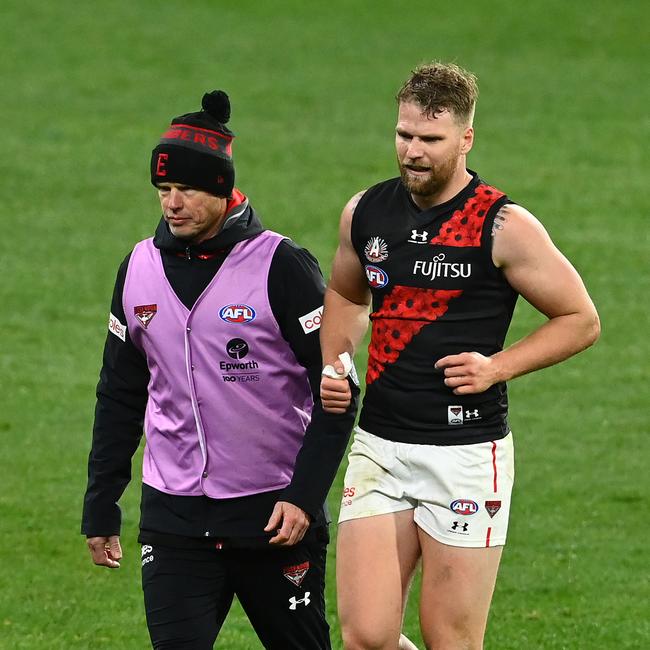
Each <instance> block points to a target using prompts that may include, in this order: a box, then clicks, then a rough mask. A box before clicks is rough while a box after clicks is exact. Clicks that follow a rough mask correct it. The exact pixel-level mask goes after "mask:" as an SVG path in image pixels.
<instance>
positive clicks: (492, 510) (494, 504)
mask: <svg viewBox="0 0 650 650" xmlns="http://www.w3.org/2000/svg"><path fill="white" fill-rule="evenodd" d="M485 509H486V510H487V513H488V515H490V519H491V518H492V517H494V515H496V514H497V512H499V510H501V501H486V502H485Z"/></svg>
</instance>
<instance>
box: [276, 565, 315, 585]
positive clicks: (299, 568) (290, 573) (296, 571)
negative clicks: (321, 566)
mask: <svg viewBox="0 0 650 650" xmlns="http://www.w3.org/2000/svg"><path fill="white" fill-rule="evenodd" d="M307 571H309V562H303V563H302V564H294V565H293V566H285V567H284V568H283V569H282V574H283V575H284V577H285V578H286V579H287V580H289V581H290V582H293V584H294V585H296V587H300V585H301V584H302V581H303V580H304V579H305V576H306V575H307Z"/></svg>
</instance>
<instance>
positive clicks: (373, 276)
mask: <svg viewBox="0 0 650 650" xmlns="http://www.w3.org/2000/svg"><path fill="white" fill-rule="evenodd" d="M366 277H367V278H368V284H369V285H370V286H371V287H372V288H373V289H381V288H382V287H385V286H386V285H387V284H388V274H387V273H386V272H385V271H382V270H381V269H380V268H379V267H378V266H373V265H372V264H366Z"/></svg>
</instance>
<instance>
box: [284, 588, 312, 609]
mask: <svg viewBox="0 0 650 650" xmlns="http://www.w3.org/2000/svg"><path fill="white" fill-rule="evenodd" d="M310 594H311V592H310V591H306V592H305V597H304V598H300V600H299V599H298V598H296V597H295V596H291V598H289V602H290V603H291V604H290V605H289V609H292V610H295V609H296V608H297V607H298V605H299V604H300V603H303V604H304V606H305V607H307V605H309V603H311V600H309V596H310Z"/></svg>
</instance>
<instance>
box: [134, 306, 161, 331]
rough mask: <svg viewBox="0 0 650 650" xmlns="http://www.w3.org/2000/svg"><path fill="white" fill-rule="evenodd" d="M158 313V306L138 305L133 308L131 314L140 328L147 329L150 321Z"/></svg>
mask: <svg viewBox="0 0 650 650" xmlns="http://www.w3.org/2000/svg"><path fill="white" fill-rule="evenodd" d="M157 311H158V305H138V306H137V307H134V308H133V313H134V314H135V317H136V318H137V319H138V320H139V321H140V324H141V325H142V327H144V328H145V329H147V327H149V323H150V322H151V319H152V318H153V317H154V316H155V315H156V312H157Z"/></svg>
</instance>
